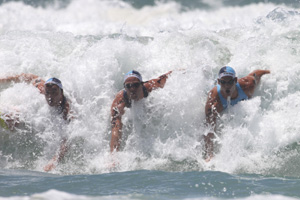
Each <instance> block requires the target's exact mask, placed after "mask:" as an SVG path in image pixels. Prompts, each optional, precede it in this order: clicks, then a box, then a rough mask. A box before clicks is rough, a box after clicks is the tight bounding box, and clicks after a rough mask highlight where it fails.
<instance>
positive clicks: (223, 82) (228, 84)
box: [218, 76, 237, 96]
mask: <svg viewBox="0 0 300 200" xmlns="http://www.w3.org/2000/svg"><path fill="white" fill-rule="evenodd" d="M236 83H237V78H232V77H231V76H224V77H222V78H220V79H218V84H219V85H220V86H221V91H223V93H224V94H226V95H227V96H231V95H232V94H233V92H234V91H235V84H236Z"/></svg>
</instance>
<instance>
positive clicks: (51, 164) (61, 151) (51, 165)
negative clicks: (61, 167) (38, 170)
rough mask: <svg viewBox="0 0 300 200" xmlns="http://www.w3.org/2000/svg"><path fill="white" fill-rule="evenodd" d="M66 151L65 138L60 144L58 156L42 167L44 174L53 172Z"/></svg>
mask: <svg viewBox="0 0 300 200" xmlns="http://www.w3.org/2000/svg"><path fill="white" fill-rule="evenodd" d="M67 151H68V146H67V138H64V139H63V140H62V142H61V145H60V149H59V152H58V155H55V156H54V157H53V158H52V159H51V160H50V162H49V163H48V164H47V165H46V166H45V167H44V170H45V171H46V172H48V171H51V170H53V169H54V168H55V167H56V165H57V164H58V163H59V162H60V161H61V160H62V159H63V158H64V156H65V154H66V152H67Z"/></svg>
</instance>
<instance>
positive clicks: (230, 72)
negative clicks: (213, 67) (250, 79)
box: [219, 66, 236, 79]
mask: <svg viewBox="0 0 300 200" xmlns="http://www.w3.org/2000/svg"><path fill="white" fill-rule="evenodd" d="M224 76H230V77H232V78H235V77H236V73H235V71H234V69H233V68H232V67H229V66H225V67H222V68H221V69H220V71H219V79H220V78H222V77H224Z"/></svg>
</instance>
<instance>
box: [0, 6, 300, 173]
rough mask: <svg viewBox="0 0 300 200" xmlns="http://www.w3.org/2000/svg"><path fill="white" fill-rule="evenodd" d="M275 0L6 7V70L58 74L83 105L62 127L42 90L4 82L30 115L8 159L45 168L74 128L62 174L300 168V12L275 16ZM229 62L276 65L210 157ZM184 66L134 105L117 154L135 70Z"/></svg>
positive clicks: (4, 102)
mask: <svg viewBox="0 0 300 200" xmlns="http://www.w3.org/2000/svg"><path fill="white" fill-rule="evenodd" d="M79 7H80V9H81V10H82V12H80V13H78V8H79ZM275 8H276V7H275V6H274V5H273V4H253V5H249V6H245V7H226V8H220V9H217V10H211V11H205V10H193V11H186V12H182V11H180V5H179V4H176V3H174V2H171V3H164V4H163V3H162V4H157V5H155V6H153V7H145V8H143V9H140V10H137V9H135V8H133V7H131V6H130V5H129V4H126V3H124V2H120V1H113V2H108V1H96V0H89V1H84V2H83V1H80V0H74V1H72V2H71V3H70V5H69V6H68V7H66V8H62V9H59V10H56V9H54V8H45V9H42V8H33V7H30V6H26V5H24V4H22V3H16V2H11V3H7V4H3V5H1V7H0V11H1V12H0V13H3V15H2V16H1V19H2V20H3V24H2V25H1V27H0V34H1V35H0V48H1V51H0V58H1V59H0V66H1V74H0V75H1V76H2V77H3V76H7V75H11V74H19V73H23V72H25V73H33V74H37V75H39V76H41V77H42V78H43V79H47V78H49V77H52V76H55V77H58V78H59V79H60V80H61V81H62V83H63V85H64V88H65V89H64V92H65V93H66V95H67V96H68V98H70V99H71V100H72V106H73V108H74V109H75V111H76V113H77V119H76V120H74V121H73V122H72V123H71V124H69V125H68V126H60V125H59V124H60V123H61V122H60V121H59V120H54V119H51V115H50V114H49V108H48V106H47V104H45V99H44V97H43V96H42V95H40V94H39V93H38V91H37V90H36V88H34V87H32V86H31V85H28V84H24V83H20V84H8V85H3V86H1V96H0V105H1V109H2V108H3V109H4V110H14V109H17V110H19V113H20V116H21V119H22V120H23V122H24V126H23V127H21V128H20V129H18V130H16V131H15V132H9V131H2V132H1V137H0V139H1V143H0V144H1V145H2V146H1V148H2V149H1V160H0V162H1V166H2V167H5V168H26V169H32V170H38V171H41V170H42V168H43V166H44V165H45V164H46V163H47V161H48V160H49V159H50V158H51V156H52V155H53V154H54V153H55V151H57V149H58V146H59V137H60V136H61V135H68V136H69V143H70V151H69V153H68V154H67V155H66V159H65V162H64V163H63V164H61V165H60V166H59V167H58V168H57V169H56V171H54V173H62V174H80V173H104V172H109V171H111V170H115V171H128V170H137V169H149V170H152V169H157V170H166V171H190V170H206V169H214V170H219V171H225V172H229V173H234V172H243V173H244V172H245V173H265V174H270V173H271V174H272V173H278V174H280V175H292V176H299V175H300V174H299V171H298V170H297V169H294V168H293V167H292V165H288V164H285V163H289V162H290V161H291V159H292V158H293V159H294V156H295V155H296V153H297V150H298V149H299V147H298V146H297V145H296V142H298V140H299V139H300V138H299V136H297V133H298V132H299V125H298V124H300V123H299V122H298V118H299V117H298V116H299V114H298V112H297V109H296V108H297V106H298V105H299V102H300V96H299V95H300V93H299V92H298V91H299V89H300V88H299V84H298V82H299V78H298V77H299V75H300V71H299V69H300V68H299V63H300V60H299V53H300V52H299V48H298V46H299V43H300V40H299V37H298V36H299V34H300V32H299V16H298V15H296V14H290V13H296V11H294V10H293V9H291V8H286V7H282V8H281V9H276V10H275V11H276V15H274V14H272V13H274V12H275V11H274V9H275ZM278 12H281V13H282V14H284V18H282V17H281V15H279V14H278ZM245 13H246V14H245ZM12 15H13V16H14V17H12ZM243 16H247V17H243ZM268 16H269V17H268ZM270 16H271V17H270ZM278 17H279V18H280V20H276V19H277V18H278ZM223 65H231V66H232V67H234V68H235V70H236V71H237V73H238V76H239V77H242V76H245V75H247V74H248V73H250V72H251V71H252V70H254V69H258V68H264V69H270V70H271V73H272V74H270V75H266V76H264V77H263V78H262V83H261V85H260V86H259V88H258V89H257V91H256V93H255V95H254V98H253V99H251V100H249V101H246V102H241V103H240V104H238V105H236V106H235V107H232V109H230V110H229V111H228V113H224V114H223V115H222V116H221V119H220V122H221V123H222V124H223V125H222V126H223V128H221V129H220V139H219V141H220V146H219V153H218V155H217V156H216V157H215V158H214V160H213V161H212V162H211V163H209V164H206V163H205V162H204V161H203V159H202V148H201V146H202V143H201V136H202V134H203V133H204V132H205V131H206V128H205V127H204V124H203V123H204V120H205V116H204V105H205V101H206V95H207V92H208V91H209V90H210V89H211V88H212V87H213V86H214V83H215V80H216V76H217V71H218V70H219V68H220V67H221V66H223ZM182 68H184V69H185V70H184V71H176V70H175V71H174V72H173V74H172V76H171V77H170V78H169V79H168V81H167V84H166V86H165V88H164V89H161V90H157V91H154V92H152V93H151V95H150V96H149V98H147V99H145V100H144V101H141V102H139V103H138V104H137V105H135V106H134V108H133V109H131V111H130V110H127V111H126V114H125V116H124V117H123V121H124V124H125V127H124V137H125V138H126V140H125V141H124V145H123V151H122V152H120V153H118V154H116V155H114V156H113V157H112V156H111V155H110V153H109V140H110V106H111V103H112V100H113V98H114V95H115V94H116V93H117V92H118V91H119V90H120V89H122V79H123V74H124V73H126V72H127V71H129V70H132V69H136V70H138V71H139V72H141V73H142V75H143V77H144V79H145V80H147V79H152V78H156V77H158V76H160V75H161V74H163V73H166V72H168V71H170V70H174V69H182ZM1 112H3V111H1ZM291 121H293V123H291ZM58 125H59V126H58ZM290 145H292V146H290ZM16 147H17V148H16ZM14 148H16V149H14ZM21 152H22V153H21ZM281 152H284V153H285V155H287V156H282V153H281ZM113 162H116V165H117V167H116V168H114V169H112V168H111V167H110V166H111V163H113ZM270 169H271V170H270ZM283 169H285V170H283Z"/></svg>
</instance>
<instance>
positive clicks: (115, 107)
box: [111, 90, 125, 117]
mask: <svg viewBox="0 0 300 200" xmlns="http://www.w3.org/2000/svg"><path fill="white" fill-rule="evenodd" d="M124 108H125V99H124V95H123V90H121V91H119V92H118V93H117V95H116V96H115V99H114V100H113V103H112V105H111V115H112V116H113V117H119V116H122V115H123V114H124V112H125V110H124Z"/></svg>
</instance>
